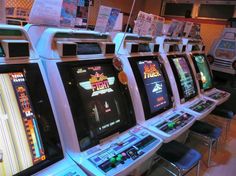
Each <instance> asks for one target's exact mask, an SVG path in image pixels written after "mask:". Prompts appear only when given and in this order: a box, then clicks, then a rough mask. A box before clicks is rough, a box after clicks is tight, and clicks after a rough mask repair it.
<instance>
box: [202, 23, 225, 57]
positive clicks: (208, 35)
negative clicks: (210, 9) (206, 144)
mask: <svg viewBox="0 0 236 176" xmlns="http://www.w3.org/2000/svg"><path fill="white" fill-rule="evenodd" d="M224 28H225V25H219V24H201V36H202V39H203V42H204V44H205V45H206V52H207V53H208V52H209V50H210V49H211V45H212V43H213V42H214V40H215V39H217V38H218V37H219V36H220V35H221V33H222V31H223V30H224Z"/></svg>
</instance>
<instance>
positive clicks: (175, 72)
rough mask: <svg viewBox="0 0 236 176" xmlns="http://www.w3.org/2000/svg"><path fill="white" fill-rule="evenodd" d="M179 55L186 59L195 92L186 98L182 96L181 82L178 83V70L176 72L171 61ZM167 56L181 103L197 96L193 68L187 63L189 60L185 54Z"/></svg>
mask: <svg viewBox="0 0 236 176" xmlns="http://www.w3.org/2000/svg"><path fill="white" fill-rule="evenodd" d="M179 57H182V58H184V59H185V60H186V62H187V64H188V66H189V70H190V74H191V76H192V78H193V84H194V90H195V92H196V93H195V94H193V95H192V96H190V97H187V98H185V97H184V93H183V91H182V87H181V83H180V80H179V77H178V72H177V70H176V67H175V65H174V63H173V59H175V58H179ZM167 58H168V60H169V63H170V66H171V69H172V72H173V74H174V77H175V82H176V84H177V88H178V92H179V98H180V101H181V103H184V102H187V101H190V100H191V99H193V98H195V97H197V96H198V89H197V84H196V80H195V76H194V73H193V69H192V67H191V65H190V63H189V60H188V58H187V56H186V55H185V54H175V55H167ZM183 99H184V101H183Z"/></svg>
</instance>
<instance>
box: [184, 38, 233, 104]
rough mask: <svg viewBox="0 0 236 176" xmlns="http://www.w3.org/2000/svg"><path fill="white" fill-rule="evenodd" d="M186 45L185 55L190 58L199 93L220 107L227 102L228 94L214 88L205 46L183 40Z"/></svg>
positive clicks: (199, 41)
mask: <svg viewBox="0 0 236 176" xmlns="http://www.w3.org/2000/svg"><path fill="white" fill-rule="evenodd" d="M183 43H185V44H186V53H187V54H188V55H189V57H190V64H191V65H192V68H193V70H194V73H195V77H196V79H197V80H198V85H199V88H200V89H201V93H202V94H203V95H204V96H206V97H209V98H210V99H211V100H213V101H215V102H216V103H217V105H220V104H222V103H224V102H225V101H227V100H228V99H229V97H230V93H228V92H226V91H222V90H219V89H216V88H214V83H213V75H212V72H211V69H210V65H209V63H208V60H207V57H206V55H205V46H204V45H203V43H202V41H201V40H194V39H187V38H185V39H183Z"/></svg>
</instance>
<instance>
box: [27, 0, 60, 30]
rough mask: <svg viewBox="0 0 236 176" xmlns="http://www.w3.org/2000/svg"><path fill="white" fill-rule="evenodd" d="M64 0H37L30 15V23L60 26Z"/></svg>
mask: <svg viewBox="0 0 236 176" xmlns="http://www.w3.org/2000/svg"><path fill="white" fill-rule="evenodd" d="M62 2H63V0H50V1H45V0H35V1H34V4H33V7H32V9H31V12H30V16H29V23H31V24H38V25H50V26H59V25H60V17H61V6H62Z"/></svg>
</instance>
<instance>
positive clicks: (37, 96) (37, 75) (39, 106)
mask: <svg viewBox="0 0 236 176" xmlns="http://www.w3.org/2000/svg"><path fill="white" fill-rule="evenodd" d="M12 72H22V73H23V74H24V77H25V83H26V85H27V88H28V93H29V96H30V99H31V102H32V104H33V108H34V112H35V116H36V118H37V120H38V127H39V130H40V134H41V139H42V142H43V143H44V149H45V154H46V160H44V161H42V162H40V163H37V164H35V165H33V166H31V167H29V168H27V169H25V170H23V171H21V172H19V173H17V174H15V175H14V176H25V175H33V174H35V173H37V172H39V171H40V170H42V169H45V168H47V167H48V166H50V165H52V164H54V163H56V162H58V161H60V160H62V159H63V158H64V153H63V149H62V146H61V141H60V137H59V132H58V129H57V125H56V121H55V118H54V114H53V111H52V108H51V104H50V101H49V97H48V94H47V90H46V87H45V84H44V81H43V77H42V74H41V72H40V68H39V65H38V64H37V63H29V64H4V65H0V74H5V73H12ZM39 121H40V123H39ZM49 121H50V122H49ZM48 122H49V123H50V124H49V123H48ZM46 125H50V126H51V128H52V131H54V132H55V133H54V134H53V137H49V135H52V132H51V131H50V132H47V133H48V135H46V134H45V133H42V131H43V130H47V129H46ZM45 143H48V144H49V145H51V148H52V147H53V148H55V147H57V150H58V153H57V154H53V152H52V151H51V149H48V148H47V147H46V145H45ZM49 153H51V154H52V155H51V156H49Z"/></svg>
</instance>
